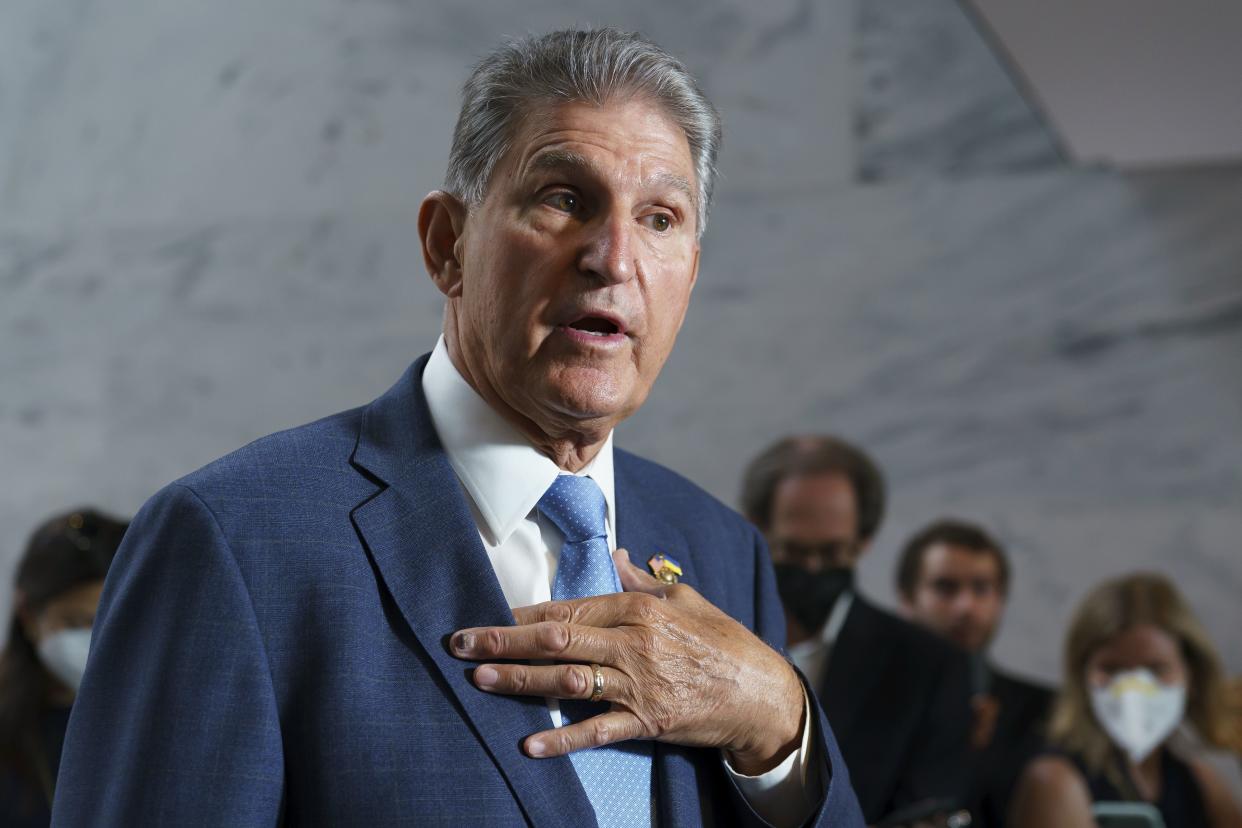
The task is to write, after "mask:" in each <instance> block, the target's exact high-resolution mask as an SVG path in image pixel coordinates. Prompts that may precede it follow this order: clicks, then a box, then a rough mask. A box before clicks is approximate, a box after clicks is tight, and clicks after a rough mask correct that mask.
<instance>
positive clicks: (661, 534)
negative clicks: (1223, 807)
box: [614, 452, 719, 828]
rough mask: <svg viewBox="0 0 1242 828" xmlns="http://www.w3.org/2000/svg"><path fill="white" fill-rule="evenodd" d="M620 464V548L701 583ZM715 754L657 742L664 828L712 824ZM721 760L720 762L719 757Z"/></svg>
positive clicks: (640, 561)
mask: <svg viewBox="0 0 1242 828" xmlns="http://www.w3.org/2000/svg"><path fill="white" fill-rule="evenodd" d="M615 457H616V462H615V464H614V469H615V471H614V475H615V486H616V498H617V546H618V547H620V548H624V549H625V550H626V551H627V552H629V556H630V562H631V563H633V564H634V565H635V566H637V567H638V568H639V569H641V570H643V571H644V572H650V571H651V569H650V568H649V567H648V566H647V561H648V560H650V558H651V557H652V556H653V555H655V554H656V553H657V552H663V553H664V554H665V555H668V556H669V557H671V558H673V559H675V560H676V561H677V563H679V564H680V565H681V570H682V574H681V582H682V583H685V584H689V585H690V586H693V587H696V588H697V587H698V586H699V580H698V577H697V575H696V571H695V570H696V567H695V561H694V560H693V558H692V557H691V553H690V549H689V547H688V546H687V544H686V539H685V537H684V536H683V535H682V534H681V533H680V532H678V531H677V530H676V529H675V528H674V527H673V526H672V524H671V523H669V522H668V521H666V520H664V519H663V518H662V517H661V512H660V510H659V508H658V504H654V503H651V502H648V500H647V499H646V498H645V497H644V495H646V494H648V493H647V490H646V489H645V488H644V487H643V485H642V482H641V481H639V480H638V479H636V478H635V477H634V476H633V475H632V474H631V470H630V469H629V466H628V463H627V462H626V460H625V458H624V455H623V454H621V453H620V452H618V453H617V454H616V455H615ZM704 757H707V758H708V760H709V761H713V760H714V758H713V757H711V755H710V752H708V751H702V750H690V749H688V748H684V747H681V746H680V745H671V744H666V743H664V742H656V743H655V744H654V746H653V749H652V758H653V764H654V772H655V791H656V812H657V814H658V824H659V825H660V826H661V828H681V826H685V828H690V826H699V825H705V824H710V820H706V819H705V815H704V813H703V808H702V803H701V802H700V790H699V769H698V764H699V763H700V762H702V761H703V760H704ZM714 761H719V760H714Z"/></svg>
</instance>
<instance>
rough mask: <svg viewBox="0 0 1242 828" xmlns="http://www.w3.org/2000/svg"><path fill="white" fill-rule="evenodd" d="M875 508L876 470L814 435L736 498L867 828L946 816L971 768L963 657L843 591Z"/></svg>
mask: <svg viewBox="0 0 1242 828" xmlns="http://www.w3.org/2000/svg"><path fill="white" fill-rule="evenodd" d="M884 501H885V488H884V481H883V478H882V476H881V474H880V471H879V469H878V468H877V467H876V464H875V463H874V462H872V460H871V459H870V458H869V457H867V455H866V454H864V453H863V452H862V451H861V450H860V449H858V448H856V447H854V446H852V445H850V444H849V443H846V442H845V441H843V440H840V439H838V438H835V437H823V436H808V437H789V438H786V439H783V440H780V441H778V442H777V443H775V444H773V445H772V446H770V447H769V448H768V449H766V450H765V451H764V452H763V453H762V454H760V455H759V456H758V457H756V458H755V459H754V460H753V461H752V462H751V464H750V466H749V467H748V469H747V470H746V474H745V479H744V482H743V491H742V508H743V512H744V513H745V514H746V516H747V517H748V518H750V520H751V521H753V522H754V523H755V525H756V526H757V527H758V528H759V529H760V530H761V531H762V532H763V533H764V535H765V536H766V538H767V541H768V545H769V547H770V549H771V554H772V560H773V562H774V563H775V565H776V577H777V588H778V590H779V591H780V594H781V599H782V601H783V602H784V606H785V615H786V622H787V634H788V641H789V645H790V646H789V654H790V657H791V658H792V659H793V661H794V663H795V664H796V665H797V666H798V668H799V669H801V670H802V671H803V673H804V674H805V675H806V678H807V680H808V681H809V682H810V683H811V686H812V687H814V688H815V690H816V692H817V694H818V695H819V698H820V701H821V702H822V704H823V706H824V711H825V713H826V715H827V717H828V721H829V723H830V724H831V725H832V729H833V732H834V733H836V735H837V739H838V740H839V743H840V746H841V752H842V754H843V756H844V757H845V764H846V766H847V767H848V768H849V772H850V776H851V778H852V779H853V782H854V790H855V792H856V793H857V794H858V800H859V803H860V804H861V805H862V809H863V816H864V817H865V818H866V820H867V823H868V824H869V825H875V824H877V823H878V822H880V821H882V820H886V819H887V818H889V817H891V816H893V815H894V812H899V811H900V812H903V813H907V814H908V813H911V809H913V812H920V811H922V810H927V811H929V812H930V811H933V810H938V809H936V808H932V807H930V806H932V805H935V804H936V803H940V804H946V805H948V806H949V807H950V808H951V809H956V807H958V805H959V804H961V803H963V801H964V799H965V795H966V791H967V783H968V779H969V767H968V765H969V761H970V756H969V750H968V747H967V740H966V734H967V732H968V730H969V729H970V721H971V713H970V701H969V699H970V693H969V664H968V660H967V658H966V656H965V654H964V653H962V652H961V651H960V650H958V649H957V648H956V647H953V646H952V645H950V644H947V643H945V642H944V641H942V640H941V639H940V638H939V637H937V636H935V635H932V634H931V633H929V632H927V631H926V630H924V629H922V628H921V627H918V626H916V625H914V624H911V623H909V622H907V621H905V620H903V619H901V618H898V617H897V616H895V615H892V614H891V613H888V612H885V611H883V610H881V609H879V608H878V607H876V606H875V605H874V604H872V603H871V602H870V601H868V600H867V599H866V598H865V597H864V596H862V595H861V594H859V592H858V590H857V588H856V586H855V583H854V570H855V568H856V566H857V564H858V561H859V559H860V558H861V557H862V555H863V554H864V553H865V552H866V551H867V549H868V548H869V547H870V544H871V541H872V539H873V538H874V537H875V534H876V532H877V531H878V529H879V528H880V522H881V520H882V518H883V515H884ZM939 810H943V809H939ZM902 821H903V823H904V822H914V821H915V820H914V819H903V820H902Z"/></svg>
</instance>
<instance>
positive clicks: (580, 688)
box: [474, 664, 629, 702]
mask: <svg viewBox="0 0 1242 828" xmlns="http://www.w3.org/2000/svg"><path fill="white" fill-rule="evenodd" d="M599 671H600V675H601V678H602V679H603V686H604V692H603V695H601V696H600V697H599V698H598V699H596V701H609V702H610V701H620V700H623V699H624V698H625V697H626V696H627V693H626V688H627V687H628V686H629V679H628V678H627V677H626V675H625V674H624V673H622V672H620V671H619V670H614V669H613V668H611V667H605V666H600V668H599ZM474 684H475V686H476V687H478V688H479V689H480V690H486V691H487V692H489V693H503V694H504V695H506V696H542V697H545V698H547V697H551V698H554V699H585V700H589V699H590V698H591V697H592V696H593V695H594V693H595V671H594V670H592V669H591V665H589V664H553V665H536V666H531V665H527V664H483V665H481V666H479V667H478V668H477V669H475V671H474Z"/></svg>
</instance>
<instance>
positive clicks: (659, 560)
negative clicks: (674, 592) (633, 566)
mask: <svg viewBox="0 0 1242 828" xmlns="http://www.w3.org/2000/svg"><path fill="white" fill-rule="evenodd" d="M647 566H648V567H650V568H651V574H652V575H654V576H656V578H658V579H659V580H660V581H662V582H663V583H666V584H675V583H677V579H678V578H680V577H681V564H679V563H677V561H675V560H673V559H672V558H670V557H669V556H668V555H665V554H664V553H663V552H657V553H655V554H654V555H652V556H651V560H649V561H647Z"/></svg>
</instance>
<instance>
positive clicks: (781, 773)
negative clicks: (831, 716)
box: [724, 685, 823, 828]
mask: <svg viewBox="0 0 1242 828" xmlns="http://www.w3.org/2000/svg"><path fill="white" fill-rule="evenodd" d="M802 709H803V711H804V714H803V717H802V741H801V742H800V743H799V745H798V748H797V749H796V750H794V751H793V752H792V753H790V754H789V755H788V756H786V757H785V759H784V761H782V762H781V763H780V764H779V765H777V766H776V767H774V768H772V770H770V771H768V772H767V773H764V774H760V775H759V776H746V775H745V774H742V773H738V772H737V771H735V770H734V769H733V767H732V766H731V765H730V764H729V760H728V759H727V758H726V759H725V762H724V766H725V770H727V771H728V772H729V776H730V777H732V779H733V783H734V784H735V785H737V789H738V791H740V792H741V794H742V796H743V797H744V798H745V799H746V803H747V804H748V805H750V807H751V810H753V811H754V812H755V814H756V815H757V816H758V817H759V818H760V819H762V820H763V821H764V822H766V823H767V824H768V825H771V826H772V827H773V828H796V826H799V825H802V824H803V823H805V822H806V821H807V818H808V817H810V816H811V814H813V813H814V812H815V808H816V807H817V806H818V805H819V799H820V794H821V793H822V788H823V785H822V784H820V783H819V773H818V765H817V764H816V763H814V762H813V761H812V760H813V759H814V758H815V757H814V756H813V754H814V753H816V750H815V746H816V743H815V742H814V741H813V740H812V739H811V731H812V729H813V728H814V727H815V711H814V709H812V707H811V700H810V698H809V697H808V696H807V694H806V686H805V685H804V686H803V687H802Z"/></svg>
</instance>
